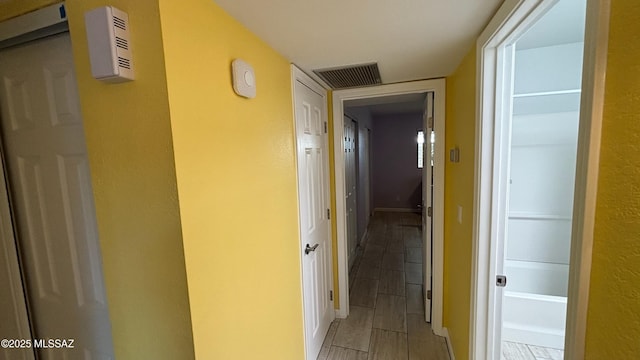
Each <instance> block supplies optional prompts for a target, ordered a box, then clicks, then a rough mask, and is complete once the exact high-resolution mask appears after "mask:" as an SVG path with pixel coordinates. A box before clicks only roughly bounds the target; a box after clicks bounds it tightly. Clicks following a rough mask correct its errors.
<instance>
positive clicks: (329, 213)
mask: <svg viewBox="0 0 640 360" xmlns="http://www.w3.org/2000/svg"><path fill="white" fill-rule="evenodd" d="M327 220H331V209H327Z"/></svg>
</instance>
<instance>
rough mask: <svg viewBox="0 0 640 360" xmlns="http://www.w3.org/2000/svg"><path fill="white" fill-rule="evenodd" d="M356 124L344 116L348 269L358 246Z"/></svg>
mask: <svg viewBox="0 0 640 360" xmlns="http://www.w3.org/2000/svg"><path fill="white" fill-rule="evenodd" d="M357 128H358V125H357V123H356V122H355V121H354V120H353V119H351V118H349V117H347V116H345V121H344V153H345V154H344V155H345V156H344V157H345V197H346V205H347V209H346V210H347V247H348V251H349V254H348V257H349V268H351V266H352V265H353V261H354V260H355V255H356V248H357V246H358V214H357V206H358V202H357V196H358V190H357V177H356V166H357V159H356V131H357V130H356V129H357Z"/></svg>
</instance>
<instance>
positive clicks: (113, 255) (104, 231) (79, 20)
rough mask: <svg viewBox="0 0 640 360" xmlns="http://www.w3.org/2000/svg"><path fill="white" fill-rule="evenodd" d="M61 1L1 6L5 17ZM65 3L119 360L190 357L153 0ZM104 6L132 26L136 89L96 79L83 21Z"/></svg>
mask: <svg viewBox="0 0 640 360" xmlns="http://www.w3.org/2000/svg"><path fill="white" fill-rule="evenodd" d="M55 2H56V1H18V0H14V1H10V2H8V3H2V4H1V5H0V19H6V18H10V17H13V16H17V15H21V14H24V13H26V12H29V11H33V10H35V9H38V8H40V7H42V6H44V5H48V4H50V3H55ZM66 3H67V14H68V16H69V26H70V33H71V40H72V45H73V52H74V58H75V64H76V72H77V80H78V87H79V93H80V102H81V107H82V114H83V118H84V123H85V133H86V137H87V147H88V151H89V158H90V166H91V173H92V181H93V190H94V195H95V204H96V212H97V220H98V228H99V235H100V244H101V248H102V257H103V265H104V275H105V283H106V290H107V298H108V302H109V308H110V315H111V323H112V332H113V339H114V346H115V352H116V357H117V358H118V359H168V360H169V359H171V360H172V359H193V357H194V356H193V339H192V336H191V318H190V312H189V300H188V295H187V284H186V272H185V265H184V256H183V250H182V236H181V233H180V219H179V209H178V199H177V189H176V183H175V171H174V165H173V149H172V145H171V128H170V122H169V106H168V99H167V91H166V78H165V75H164V61H163V54H162V41H161V40H162V39H161V37H160V19H159V14H158V5H157V2H156V1H154V0H137V1H135V2H132V1H126V0H113V1H108V2H107V1H105V0H102V1H101V0H68V1H67V2H66ZM107 3H108V4H109V5H115V6H117V7H119V8H121V9H123V10H125V11H127V12H128V13H129V16H130V18H131V28H132V36H133V41H132V43H133V52H134V61H135V63H136V66H137V68H136V76H137V79H136V81H134V82H130V83H126V84H119V85H106V84H103V83H101V82H98V81H96V80H94V79H93V78H91V74H90V70H89V60H88V52H87V45H86V37H85V29H84V17H83V16H84V12H85V11H86V10H89V9H92V8H94V7H98V6H103V5H107Z"/></svg>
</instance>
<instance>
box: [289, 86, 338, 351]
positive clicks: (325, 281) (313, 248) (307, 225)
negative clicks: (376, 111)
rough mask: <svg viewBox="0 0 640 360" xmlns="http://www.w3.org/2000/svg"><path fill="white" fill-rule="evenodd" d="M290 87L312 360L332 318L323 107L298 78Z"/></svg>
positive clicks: (307, 341)
mask: <svg viewBox="0 0 640 360" xmlns="http://www.w3.org/2000/svg"><path fill="white" fill-rule="evenodd" d="M294 91H295V121H296V139H297V157H298V196H299V211H300V241H301V244H300V245H301V246H300V248H301V251H302V254H301V255H302V276H303V291H304V294H303V296H304V298H303V302H304V322H305V344H306V358H307V359H308V360H315V359H316V357H317V356H318V353H319V352H320V348H321V347H322V342H323V340H324V337H325V335H326V334H327V330H328V329H329V325H330V324H331V321H332V320H333V318H334V310H333V301H332V295H331V294H330V291H331V290H332V287H331V286H332V285H331V284H332V282H331V274H332V271H331V242H330V233H329V230H330V224H329V173H328V169H329V163H328V161H329V160H328V139H327V132H326V129H327V128H326V126H327V124H326V111H327V110H326V107H325V106H326V105H325V103H324V99H323V97H322V95H320V94H318V93H317V92H315V91H314V90H312V89H311V88H309V87H308V86H307V85H305V84H303V83H301V82H300V81H299V80H296V81H295V89H294Z"/></svg>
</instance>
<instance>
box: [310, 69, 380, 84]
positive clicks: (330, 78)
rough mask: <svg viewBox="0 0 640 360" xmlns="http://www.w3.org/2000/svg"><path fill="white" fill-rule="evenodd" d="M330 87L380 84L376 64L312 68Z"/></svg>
mask: <svg viewBox="0 0 640 360" xmlns="http://www.w3.org/2000/svg"><path fill="white" fill-rule="evenodd" d="M313 72H314V73H316V75H318V76H319V77H320V78H321V79H322V80H324V82H326V83H327V84H328V85H329V86H331V88H332V89H344V88H352V87H362V86H371V85H378V84H382V81H381V80H380V70H378V64H376V63H371V64H361V65H351V66H343V67H337V68H332V69H320V70H313Z"/></svg>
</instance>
